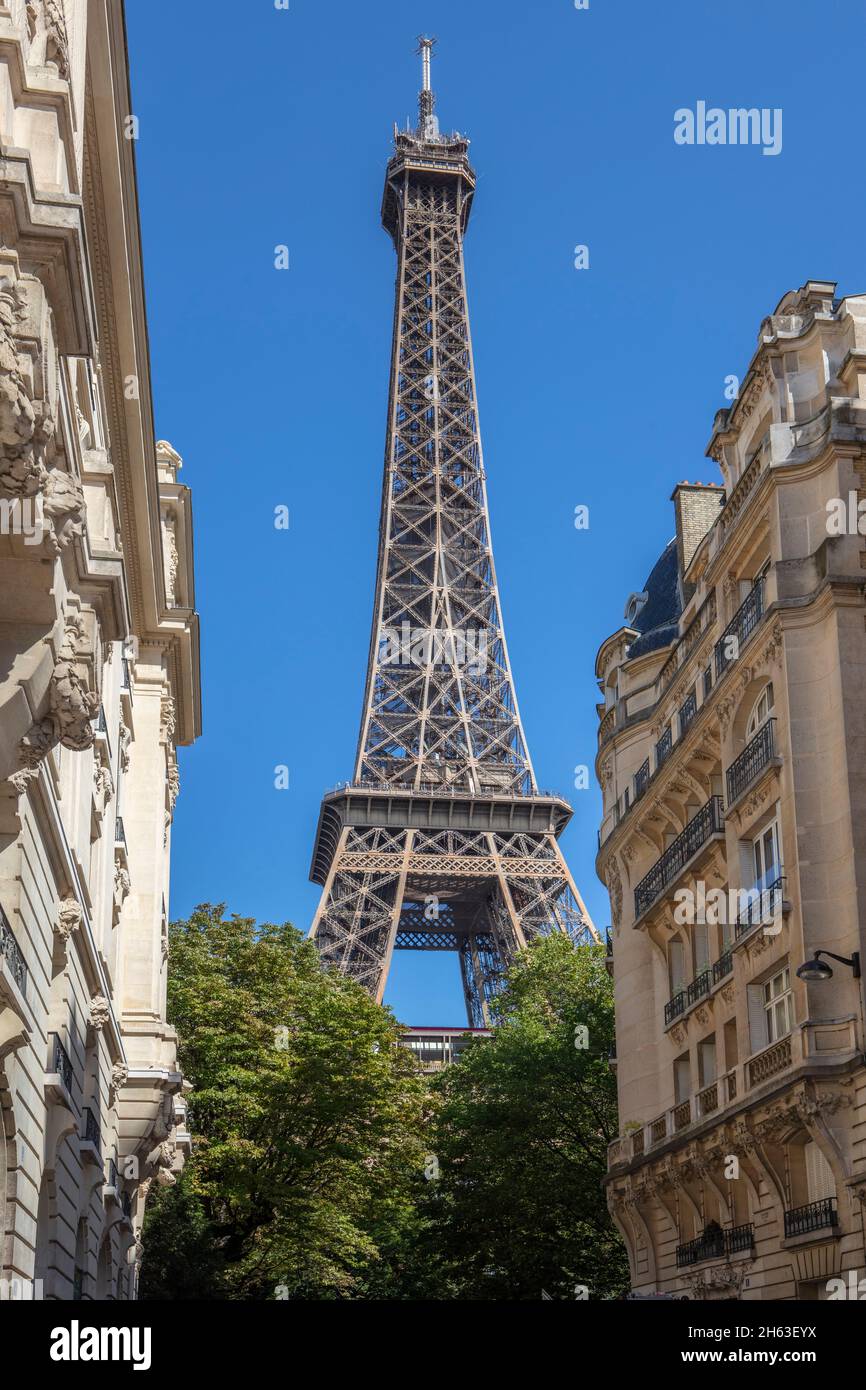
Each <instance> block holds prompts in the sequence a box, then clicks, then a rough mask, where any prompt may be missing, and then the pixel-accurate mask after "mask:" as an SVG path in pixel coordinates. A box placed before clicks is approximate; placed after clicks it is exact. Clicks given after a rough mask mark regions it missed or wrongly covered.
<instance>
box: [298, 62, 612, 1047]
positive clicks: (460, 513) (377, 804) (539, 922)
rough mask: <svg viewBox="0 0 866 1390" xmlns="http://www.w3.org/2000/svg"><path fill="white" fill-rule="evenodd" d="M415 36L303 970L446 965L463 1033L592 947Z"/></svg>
mask: <svg viewBox="0 0 866 1390" xmlns="http://www.w3.org/2000/svg"><path fill="white" fill-rule="evenodd" d="M434 43H435V40H434V39H427V38H422V39H421V40H420V48H419V52H420V54H421V55H422V60H423V85H422V90H421V93H420V96H419V116H418V125H417V127H416V129H415V130H414V131H410V130H406V131H398V130H397V128H396V126H395V129H394V147H395V148H394V154H393V156H392V157H391V159H390V161H389V163H388V168H387V172H386V175H385V193H384V199H383V203H382V222H383V225H384V227H385V229H386V231H388V232H389V233H390V235H391V237H392V238H393V241H394V245H395V248H396V251H397V263H398V271H397V292H396V306H395V314H394V337H393V349H392V355H391V386H390V396H389V404H388V436H387V445H386V456H385V476H384V486H383V493H382V512H381V520H380V527H379V558H378V570H377V577H376V595H375V613H374V617H373V630H372V636H371V641H370V654H369V660H368V665H367V685H366V693H365V698H364V711H363V716H362V722H361V734H360V739H359V742H358V753H357V759H356V764H355V775H354V780H353V781H352V782H351V783H347V784H346V785H344V786H342V787H340V788H338V789H337V790H336V791H335V792H331V793H329V794H328V795H326V796H325V798H324V800H323V802H322V808H321V812H320V815H319V824H318V829H317V832H316V844H315V849H314V852H313V861H312V866H311V870H310V877H311V879H312V881H313V882H314V883H319V884H321V885H322V888H323V891H322V896H321V901H320V903H319V908H318V911H317V913H316V916H315V919H314V921H313V926H312V928H311V936H312V937H313V938H314V939H315V942H316V946H317V948H318V951H319V954H320V956H321V958H322V960H323V961H324V962H325V963H326V964H328V965H329V966H332V967H334V968H336V969H338V970H340V971H342V972H343V973H345V974H346V975H350V976H351V977H352V978H353V979H355V980H358V981H359V982H360V983H361V984H363V985H364V986H365V987H366V988H367V989H369V991H370V993H371V994H373V995H374V997H375V998H376V999H377V1000H379V1001H381V999H382V996H383V994H384V991H385V983H386V980H387V977H388V970H389V968H390V964H391V958H392V953H393V952H394V950H401V949H406V950H427V951H443V950H449V951H456V952H457V953H458V955H459V960H460V968H461V975H462V980H463V989H464V995H465V999H466V1010H467V1016H468V1019H469V1024H470V1026H472V1027H486V1026H488V1025H489V1022H490V1003H491V1001H492V999H493V998H494V997H495V995H496V993H497V991H498V989H499V987H500V983H501V978H502V972H503V968H504V966H505V965H506V964H507V963H508V962H509V961H510V960H511V959H512V958H513V957H514V955H515V953H516V952H517V951H518V950H520V949H521V948H522V947H524V946H525V945H526V944H527V942H529V941H531V940H532V939H533V938H535V937H538V936H544V935H548V934H550V933H552V932H564V933H566V934H567V935H568V936H570V937H571V938H572V940H573V941H574V942H575V943H576V944H582V943H585V942H588V941H593V940H597V939H598V937H597V933H596V930H595V928H594V926H593V924H592V922H591V920H590V918H589V915H588V913H587V911H586V908H585V907H584V905H583V902H582V901H581V898H580V894H579V893H578V891H577V888H576V886H575V883H574V880H573V879H572V877H571V874H570V873H569V870H568V866H567V865H566V862H565V859H564V858H563V855H562V851H561V850H560V848H559V844H558V842H557V841H558V837H559V836H560V834H561V833H562V831H563V829H564V828H565V826H566V825H567V823H568V821H569V819H570V817H571V807H570V806H569V804H568V802H566V801H564V800H563V799H562V798H561V797H559V796H556V795H553V794H547V793H543V792H539V790H538V788H537V786H536V781H535V774H534V772H533V769H532V763H531V761H530V757H529V753H528V751H527V747H526V739H525V737H524V734H523V728H522V725H521V722H520V715H519V713H518V708H517V698H516V696H515V693H514V682H513V680H512V675H511V666H510V663H509V660H508V649H507V647H506V644H505V633H504V631H503V626H502V616H501V610H500V604H499V592H498V588H497V584H496V570H495V568H494V564H493V550H492V547H491V543H490V522H489V518H488V513H487V495H486V489H485V472H484V463H483V458H482V452H481V437H480V432H479V427H478V413H477V407H476V392H475V372H474V366H473V360H472V341H471V335H470V330H469V313H468V309H467V304H466V281H465V272H464V265H463V237H464V233H465V231H466V226H467V223H468V220H469V213H470V209H471V207H472V199H473V195H474V192H475V174H474V171H473V169H472V167H471V165H470V163H469V157H468V151H469V141H468V140H467V139H465V138H464V137H462V136H461V135H458V134H453V135H442V134H440V132H439V123H438V119H437V117H436V115H435V98H434V95H433V91H432V88H431V84H430V61H431V54H432V48H433V44H434Z"/></svg>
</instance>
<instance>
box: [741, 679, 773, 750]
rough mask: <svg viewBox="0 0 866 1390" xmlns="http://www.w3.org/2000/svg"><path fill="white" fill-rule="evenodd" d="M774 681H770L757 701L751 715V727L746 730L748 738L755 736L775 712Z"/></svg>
mask: <svg viewBox="0 0 866 1390" xmlns="http://www.w3.org/2000/svg"><path fill="white" fill-rule="evenodd" d="M773 709H774V701H773V682H772V681H768V682H767V684H766V685H765V686H764V688H763V690H762V691H761V693H760V695H759V696H758V698H757V700H756V701H755V707H754V709H753V710H752V713H751V715H750V716H749V727H748V729H747V730H746V739H747V740H748V739H750V738H753V737H754V735H755V734H756V733H757V732H758V730H759V729H760V728H761V725H762V724H766V722H767V720H768V719H769V718H770V716H771V715H772V713H773Z"/></svg>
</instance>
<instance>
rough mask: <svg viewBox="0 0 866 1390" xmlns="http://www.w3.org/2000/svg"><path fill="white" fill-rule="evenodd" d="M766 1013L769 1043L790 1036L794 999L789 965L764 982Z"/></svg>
mask: <svg viewBox="0 0 866 1390" xmlns="http://www.w3.org/2000/svg"><path fill="white" fill-rule="evenodd" d="M764 1015H765V1018H766V1021H767V1043H768V1044H769V1043H774V1042H778V1041H779V1039H780V1038H786V1037H787V1036H788V1034H789V1033H790V1031H791V1029H792V1027H793V1024H794V1000H793V996H792V994H791V970H790V967H789V966H787V965H786V966H785V969H784V970H780V971H779V973H778V975H774V976H773V977H772V979H769V980H767V981H766V983H765V984H764Z"/></svg>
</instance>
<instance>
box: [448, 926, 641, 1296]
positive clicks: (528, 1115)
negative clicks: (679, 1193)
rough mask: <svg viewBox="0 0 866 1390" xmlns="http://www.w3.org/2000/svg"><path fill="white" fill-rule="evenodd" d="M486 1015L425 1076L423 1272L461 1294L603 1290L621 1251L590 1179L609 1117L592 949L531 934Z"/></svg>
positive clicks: (615, 1287) (605, 1033) (620, 1286)
mask: <svg viewBox="0 0 866 1390" xmlns="http://www.w3.org/2000/svg"><path fill="white" fill-rule="evenodd" d="M498 1016H499V1017H498V1027H497V1029H496V1031H495V1034H494V1036H493V1037H492V1038H491V1039H489V1040H478V1041H477V1042H474V1043H473V1044H472V1045H471V1046H470V1047H469V1048H468V1050H467V1052H465V1053H464V1055H463V1057H462V1059H461V1061H460V1063H459V1064H458V1065H456V1066H453V1067H451V1068H450V1069H449V1070H448V1071H447V1072H445V1073H443V1074H442V1076H441V1077H440V1078H439V1079H438V1080H437V1082H436V1089H437V1090H438V1093H439V1101H440V1106H439V1109H438V1112H437V1114H436V1115H435V1117H434V1120H433V1137H432V1138H431V1147H432V1149H433V1150H434V1152H435V1154H436V1157H437V1159H438V1163H439V1171H440V1178H439V1181H438V1183H436V1184H435V1185H433V1186H432V1187H431V1191H430V1194H429V1197H428V1202H427V1210H426V1215H427V1218H428V1224H427V1226H426V1227H425V1230H424V1235H423V1240H424V1241H425V1242H426V1245H427V1252H428V1253H427V1262H428V1265H429V1268H430V1270H431V1273H435V1275H436V1276H437V1278H438V1281H439V1286H440V1288H441V1289H443V1290H447V1291H448V1293H447V1294H446V1296H451V1297H457V1298H463V1299H474V1300H479V1299H481V1300H486V1299H512V1300H513V1299H527V1300H529V1299H533V1300H534V1299H539V1298H541V1297H542V1292H543V1291H544V1292H546V1293H547V1295H548V1296H549V1297H551V1298H574V1297H575V1296H576V1294H575V1290H576V1288H577V1287H578V1286H585V1287H586V1288H587V1289H588V1291H589V1297H590V1298H592V1299H598V1298H611V1297H615V1296H616V1295H617V1294H619V1293H621V1292H622V1291H623V1290H624V1289H626V1288H628V1264H627V1259H626V1255H625V1250H624V1247H623V1245H622V1243H621V1241H620V1239H619V1236H618V1234H617V1232H616V1230H615V1228H614V1226H613V1224H612V1222H611V1220H610V1216H609V1214H608V1211H607V1206H606V1202H605V1198H604V1193H603V1190H602V1186H601V1183H602V1178H603V1176H604V1174H605V1171H606V1147H607V1144H608V1143H609V1142H610V1141H611V1139H613V1138H614V1137H615V1136H616V1134H617V1128H618V1126H617V1107H616V1086H615V1083H614V1079H613V1077H612V1075H611V1071H610V1067H609V1065H608V1055H609V1051H610V1048H611V1046H612V1043H613V1038H614V1024H613V999H612V990H611V985H610V980H609V977H608V975H607V972H606V971H605V968H604V949H603V948H602V947H590V948H582V949H579V950H575V949H574V947H573V946H572V944H571V943H570V942H569V940H568V939H567V938H566V937H563V936H556V937H548V938H545V939H543V940H540V941H538V942H537V943H535V944H534V945H533V946H531V947H530V948H529V949H528V950H527V951H525V952H523V953H522V954H521V955H520V957H519V958H518V959H517V961H516V962H515V964H514V966H513V967H512V969H511V970H510V972H509V974H508V979H507V983H506V986H505V989H504V991H503V993H502V995H501V997H500V999H499V1001H498ZM581 1029H585V1030H586V1033H585V1034H584V1033H582V1032H581V1031H580V1030H581ZM583 1043H586V1044H587V1045H586V1046H583V1045H582V1044H583Z"/></svg>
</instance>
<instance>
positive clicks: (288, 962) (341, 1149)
mask: <svg viewBox="0 0 866 1390" xmlns="http://www.w3.org/2000/svg"><path fill="white" fill-rule="evenodd" d="M170 942H171V970H170V973H169V1019H170V1021H171V1022H172V1023H173V1024H174V1025H175V1027H176V1028H177V1030H178V1034H179V1040H180V1041H179V1056H180V1062H181V1065H182V1067H183V1070H184V1073H185V1075H186V1076H188V1077H189V1078H190V1080H191V1081H192V1083H193V1087H194V1090H193V1092H192V1095H191V1108H190V1119H191V1129H192V1132H193V1139H194V1148H193V1156H192V1158H191V1160H190V1162H189V1163H188V1164H187V1167H186V1169H185V1172H184V1174H183V1177H182V1178H181V1180H180V1181H179V1182H178V1183H177V1184H176V1185H175V1186H174V1187H167V1188H162V1189H159V1190H158V1191H157V1192H156V1194H155V1197H154V1198H153V1199H152V1200H151V1203H150V1204H149V1210H148V1218H147V1223H146V1228H145V1236H144V1244H145V1256H144V1262H143V1267H142V1279H141V1296H142V1297H143V1298H150V1299H156V1298H176V1297H192V1298H228V1299H269V1298H274V1297H289V1298H307V1299H333V1298H360V1297H405V1296H407V1292H408V1293H409V1296H412V1295H413V1294H414V1293H417V1291H418V1289H419V1288H420V1285H419V1284H418V1281H417V1275H416V1274H415V1273H413V1272H412V1269H411V1268H410V1263H411V1262H410V1261H408V1260H407V1257H406V1252H407V1250H412V1249H414V1248H415V1245H416V1244H417V1238H418V1226H419V1222H420V1221H421V1218H420V1216H419V1213H418V1210H417V1206H418V1203H417V1197H418V1194H419V1192H420V1189H421V1187H422V1186H423V1183H424V1178H423V1170H424V1162H425V1156H426V1152H427V1147H426V1144H425V1141H424V1123H425V1112H426V1111H428V1110H429V1108H430V1103H431V1102H430V1095H429V1092H428V1090H427V1088H426V1087H425V1085H424V1082H423V1080H422V1079H421V1077H420V1076H419V1074H418V1072H417V1068H416V1066H415V1063H414V1060H413V1058H412V1057H411V1056H410V1055H409V1054H408V1053H407V1052H406V1051H405V1050H404V1049H403V1048H401V1047H398V1046H396V1042H397V1038H398V1036H399V1028H398V1025H397V1024H396V1022H395V1020H394V1019H393V1017H392V1016H391V1015H390V1014H389V1013H388V1011H386V1010H385V1009H382V1008H380V1007H378V1006H377V1005H376V1004H374V1003H373V1002H372V1000H371V999H370V998H369V997H368V995H367V994H366V993H365V992H364V991H363V990H362V989H361V988H359V987H358V986H357V985H355V984H353V983H352V982H351V981H349V980H346V979H343V978H341V977H339V976H337V975H334V974H333V973H329V972H326V971H324V970H323V969H322V968H321V964H320V962H319V958H318V955H317V953H316V950H315V948H314V946H313V945H312V944H311V943H310V942H309V941H308V940H306V939H305V938H304V937H302V936H301V934H300V933H299V932H297V931H296V930H295V929H294V928H293V927H291V926H289V925H288V924H284V925H282V926H274V925H272V924H270V923H268V924H265V925H256V923H255V922H253V921H252V920H250V919H248V918H243V917H237V916H233V917H231V918H226V917H225V916H224V908H222V907H211V906H210V905H205V906H202V907H199V908H198V909H196V911H195V912H194V913H193V915H192V916H191V917H190V918H189V920H188V921H183V922H176V923H174V924H173V925H172V928H171V933H170ZM278 1290H279V1292H277V1291H278Z"/></svg>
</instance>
